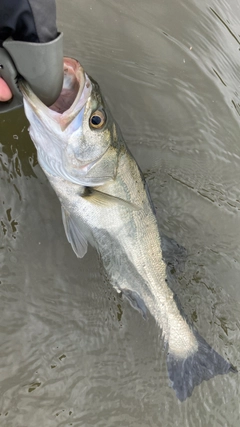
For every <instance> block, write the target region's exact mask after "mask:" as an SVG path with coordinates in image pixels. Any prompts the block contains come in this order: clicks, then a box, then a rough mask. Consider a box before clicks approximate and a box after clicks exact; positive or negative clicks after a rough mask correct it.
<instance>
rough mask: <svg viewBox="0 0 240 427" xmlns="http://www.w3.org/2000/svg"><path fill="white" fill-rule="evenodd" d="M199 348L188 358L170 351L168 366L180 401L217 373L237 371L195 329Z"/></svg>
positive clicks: (172, 384)
mask: <svg viewBox="0 0 240 427" xmlns="http://www.w3.org/2000/svg"><path fill="white" fill-rule="evenodd" d="M193 333H194V335H195V337H196V339H197V342H198V349H197V350H196V351H195V352H194V353H193V354H191V356H189V357H187V358H186V359H180V358H177V357H176V356H175V355H173V354H171V353H168V357H167V367H168V374H169V378H170V381H171V386H172V387H173V389H174V390H175V392H176V395H177V397H178V399H179V400H180V401H182V402H183V401H184V400H185V399H187V397H189V396H191V394H192V392H193V389H194V387H196V386H197V385H199V384H201V382H202V381H204V380H205V381H207V380H209V379H210V378H213V377H215V376H216V375H223V374H227V373H228V372H235V373H236V372H237V369H236V368H234V366H233V365H231V363H229V362H227V361H226V360H225V359H224V358H223V357H222V356H220V354H218V353H217V352H216V351H215V350H214V349H213V348H212V347H211V346H210V345H209V344H208V343H207V342H206V341H205V340H204V339H203V338H202V337H201V336H200V335H199V333H198V332H197V331H193Z"/></svg>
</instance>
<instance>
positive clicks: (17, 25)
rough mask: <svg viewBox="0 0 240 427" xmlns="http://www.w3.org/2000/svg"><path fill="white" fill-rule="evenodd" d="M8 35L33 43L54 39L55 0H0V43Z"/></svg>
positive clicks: (55, 30)
mask: <svg viewBox="0 0 240 427" xmlns="http://www.w3.org/2000/svg"><path fill="white" fill-rule="evenodd" d="M8 37H12V38H13V39H14V40H20V41H27V42H33V43H47V42H49V41H52V40H54V39H55V38H56V37H57V27H56V4H55V0H0V45H1V44H2V43H3V41H4V40H6V39H7V38H8Z"/></svg>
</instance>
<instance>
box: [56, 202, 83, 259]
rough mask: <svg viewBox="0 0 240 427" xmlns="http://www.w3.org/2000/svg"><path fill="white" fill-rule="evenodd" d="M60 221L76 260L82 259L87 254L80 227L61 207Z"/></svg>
mask: <svg viewBox="0 0 240 427" xmlns="http://www.w3.org/2000/svg"><path fill="white" fill-rule="evenodd" d="M62 220H63V225H64V230H65V233H66V236H67V239H68V241H69V243H70V244H71V245H72V248H73V250H74V252H75V254H76V255H77V257H78V258H83V257H84V255H85V254H86V252H87V248H88V243H87V240H86V238H85V237H84V235H83V234H82V232H81V229H80V227H79V226H78V225H77V224H76V223H75V221H74V219H73V217H72V216H71V215H70V214H69V213H68V212H67V211H66V210H65V209H64V208H63V207H62Z"/></svg>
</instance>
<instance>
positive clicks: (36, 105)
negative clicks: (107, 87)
mask: <svg viewBox="0 0 240 427" xmlns="http://www.w3.org/2000/svg"><path fill="white" fill-rule="evenodd" d="M63 67H64V81H63V88H62V91H61V94H60V95H59V97H58V99H57V100H56V101H55V102H54V104H52V105H51V106H50V107H47V106H46V105H45V104H43V102H42V101H41V100H40V99H39V98H38V97H37V96H36V95H35V94H34V93H33V91H32V90H31V87H30V86H29V85H28V83H27V82H26V81H25V80H24V79H23V78H20V79H19V81H18V85H19V89H20V90H21V92H22V95H23V98H24V100H25V101H26V102H28V103H29V104H30V106H31V107H32V109H33V110H34V112H35V113H36V115H37V116H38V117H39V118H40V119H42V120H44V118H46V117H47V118H48V121H49V119H50V120H52V121H53V122H55V123H57V124H58V125H59V126H60V128H61V130H62V132H64V131H65V130H66V128H67V127H68V125H69V124H70V123H71V122H72V121H73V120H74V118H75V117H76V116H77V115H78V114H79V112H80V111H81V110H82V108H83V107H84V106H85V104H86V102H87V99H88V98H89V96H90V94H91V90H92V84H91V81H90V79H89V77H88V76H87V74H86V73H85V72H84V70H83V68H82V66H81V65H80V63H79V62H78V61H77V60H76V59H73V58H69V57H64V61H63ZM69 76H73V78H72V83H73V90H74V91H75V92H73V94H72V99H70V101H69V103H68V104H67V107H66V108H61V100H62V101H63V99H64V97H65V96H66V88H65V87H64V84H65V82H66V80H67V78H68V77H69ZM70 91H71V88H70V89H69V90H68V92H70ZM70 95H71V94H70ZM59 106H60V107H59Z"/></svg>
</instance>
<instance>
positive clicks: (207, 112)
mask: <svg viewBox="0 0 240 427" xmlns="http://www.w3.org/2000/svg"><path fill="white" fill-rule="evenodd" d="M236 3H237V2H234V1H233V0H230V1H228V2H227V1H224V0H208V1H207V0H202V1H201V2H199V1H197V0H181V1H177V0H169V1H168V2H166V1H163V2H160V3H159V1H157V0H149V1H148V2H145V1H144V0H138V1H136V0H134V1H131V2H130V1H127V0H120V1H118V2H112V1H110V0H102V1H96V0H82V1H81V2H78V1H77V0H69V1H68V2H65V1H64V0H57V8H58V23H59V29H60V30H62V31H64V43H65V45H64V50H65V54H66V55H68V56H72V57H75V58H77V59H79V60H80V62H81V63H82V65H83V66H84V68H85V69H86V70H87V72H88V73H89V74H90V75H92V76H93V77H94V79H96V80H97V81H98V83H99V84H100V86H101V89H102V92H103V93H104V95H105V97H106V99H107V101H108V103H109V106H110V108H111V110H112V113H113V115H114V117H115V119H116V120H117V121H118V123H119V124H120V127H121V129H122V132H123V134H124V137H125V139H126V142H127V144H128V146H129V147H130V149H131V151H132V152H133V154H134V156H135V157H136V159H137V161H138V163H139V164H140V166H141V168H142V170H143V172H144V175H145V177H146V179H147V181H148V184H149V188H150V192H151V194H152V198H153V202H154V205H155V207H156V212H157V219H158V223H159V228H160V230H161V233H162V234H164V235H166V236H168V237H169V238H171V239H173V241H175V242H177V243H178V244H179V245H180V246H181V247H183V248H185V251H184V250H180V249H178V248H177V246H176V245H174V244H172V245H171V244H167V243H166V241H165V240H164V242H165V246H164V247H165V248H166V253H165V256H166V257H167V261H168V263H169V268H168V276H169V280H170V283H171V286H172V287H173V289H174V290H175V291H176V293H177V295H178V297H179V299H180V301H181V304H182V306H183V308H184V311H185V313H186V314H187V315H188V317H189V318H190V319H191V320H192V321H193V322H194V324H195V325H196V327H197V328H198V330H199V332H200V333H201V335H202V336H203V337H204V338H205V339H206V340H207V341H208V342H209V343H210V344H211V345H212V346H213V347H214V348H215V349H216V350H217V351H218V352H219V353H220V354H221V355H223V356H224V357H225V358H226V359H228V360H230V361H231V362H232V363H233V364H234V365H235V366H238V368H239V366H240V357H239V354H240V345H239V337H240V332H239V327H240V324H239V317H240V305H239V299H240V284H239V271H240V247H239V242H240V191H239V183H240V143H239V121H240V117H239V115H240V99H239V87H240V86H239V70H240V52H239V49H240V35H239V21H240V6H239V5H238V4H236ZM0 122H1V135H0V185H1V187H0V188H1V193H0V206H1V208H0V209H1V210H0V224H1V226H0V268H1V277H0V294H1V299H0V313H1V317H0V319H1V321H0V334H1V338H0V339H1V352H0V358H1V363H0V425H1V426H3V427H10V426H16V427H28V426H34V427H42V426H44V427H54V426H70V425H72V426H74V427H80V426H81V427H88V426H89V427H90V426H97V427H102V426H103V427H114V426H118V427H119V426H123V427H125V426H131V427H137V426H142V427H146V426H151V427H158V426H180V425H181V426H184V427H185V426H191V427H192V426H194V427H200V426H201V427H206V426H211V427H219V426H224V427H228V426H231V427H238V426H239V423H240V415H239V413H240V404H239V402H240V398H239V375H228V376H219V377H216V378H214V379H212V380H211V381H209V382H204V383H202V384H201V385H200V386H199V387H197V388H195V390H194V392H193V395H192V397H191V398H189V399H188V400H187V401H186V402H184V403H180V402H179V401H178V400H177V399H176V397H175V393H174V391H173V390H172V389H171V388H170V387H169V384H168V376H167V370H166V363H165V354H164V348H163V345H162V341H161V338H160V337H159V331H158V329H157V327H156V325H155V324H154V321H153V319H149V321H147V322H146V321H144V320H143V319H142V318H141V316H140V315H139V313H138V312H136V311H134V310H133V309H132V308H131V307H130V306H129V305H128V304H127V302H125V301H123V300H122V299H121V298H120V297H118V296H117V295H116V293H115V291H114V290H113V289H112V288H111V285H110V284H109V283H108V281H107V278H106V277H105V276H104V273H103V272H102V271H101V266H100V263H99V260H98V257H97V254H96V252H95V251H94V250H93V249H91V248H90V249H89V251H88V253H87V255H86V256H85V257H84V259H82V260H78V259H77V258H76V257H75V255H74V253H73V251H72V249H71V247H70V245H69V244H68V242H67V240H66V238H65V235H64V231H63V226H62V221H61V214H60V205H59V202H58V200H57V198H56V196H55V194H54V192H53V190H52V189H51V188H50V186H49V184H48V181H47V179H46V178H45V176H44V174H43V172H42V171H41V169H40V167H39V166H38V164H37V160H36V152H35V149H34V146H33V144H32V142H31V141H30V139H29V136H28V132H27V120H26V119H25V117H24V114H23V111H21V110H18V111H15V112H12V113H10V114H7V115H1V116H0Z"/></svg>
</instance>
